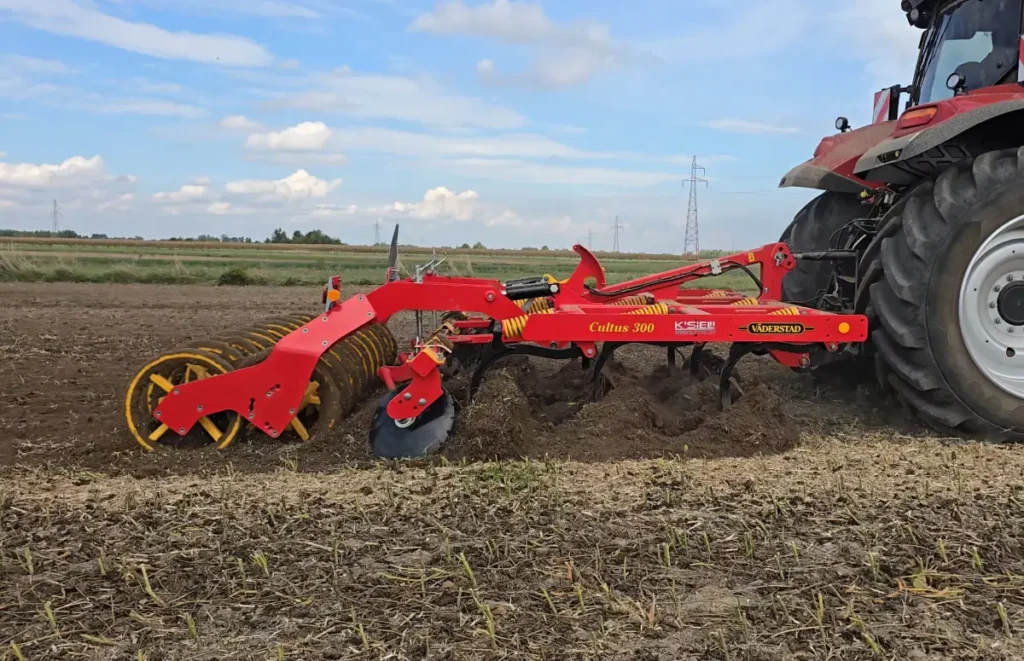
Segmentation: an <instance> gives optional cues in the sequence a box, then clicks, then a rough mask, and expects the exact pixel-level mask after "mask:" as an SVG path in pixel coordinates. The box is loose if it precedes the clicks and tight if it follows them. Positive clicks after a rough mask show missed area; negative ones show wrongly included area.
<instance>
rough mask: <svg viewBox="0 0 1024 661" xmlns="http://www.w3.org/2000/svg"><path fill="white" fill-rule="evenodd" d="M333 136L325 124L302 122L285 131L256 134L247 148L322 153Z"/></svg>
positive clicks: (248, 142)
mask: <svg viewBox="0 0 1024 661" xmlns="http://www.w3.org/2000/svg"><path fill="white" fill-rule="evenodd" d="M332 135H333V132H332V131H331V129H329V128H328V127H327V125H326V124H324V123H323V122H302V123H301V124H298V125H296V126H292V127H290V128H287V129H285V130H283V131H273V132H270V133H263V134H258V133H254V134H252V135H250V136H249V139H248V140H247V141H246V143H245V146H246V147H248V148H250V149H268V150H273V151H320V150H323V149H324V148H326V147H327V144H328V143H329V142H330V140H331V136H332Z"/></svg>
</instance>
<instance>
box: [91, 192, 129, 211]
mask: <svg viewBox="0 0 1024 661" xmlns="http://www.w3.org/2000/svg"><path fill="white" fill-rule="evenodd" d="M134 201H135V194H134V193H122V194H121V195H117V196H116V197H113V198H111V199H109V200H107V201H106V202H101V203H100V204H98V205H97V206H96V210H97V211H111V210H113V211H128V210H129V209H132V208H133V205H132V203H133V202H134Z"/></svg>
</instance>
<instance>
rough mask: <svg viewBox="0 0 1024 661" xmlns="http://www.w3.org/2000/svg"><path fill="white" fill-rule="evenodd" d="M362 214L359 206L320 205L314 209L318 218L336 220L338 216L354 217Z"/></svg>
mask: <svg viewBox="0 0 1024 661" xmlns="http://www.w3.org/2000/svg"><path fill="white" fill-rule="evenodd" d="M359 212H360V209H359V205H357V204H345V205H341V204H318V205H316V208H315V209H313V216H314V217H316V218H334V217H337V216H354V215H356V214H358V213H359Z"/></svg>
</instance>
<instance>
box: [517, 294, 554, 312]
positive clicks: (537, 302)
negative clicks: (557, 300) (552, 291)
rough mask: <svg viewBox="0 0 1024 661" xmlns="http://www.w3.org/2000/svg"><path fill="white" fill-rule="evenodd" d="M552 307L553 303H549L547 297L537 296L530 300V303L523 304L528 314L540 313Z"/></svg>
mask: <svg viewBox="0 0 1024 661" xmlns="http://www.w3.org/2000/svg"><path fill="white" fill-rule="evenodd" d="M550 309H551V303H549V302H548V299H546V298H535V299H533V300H531V301H530V304H529V305H526V306H523V310H525V311H526V314H538V313H540V312H544V311H545V310H550Z"/></svg>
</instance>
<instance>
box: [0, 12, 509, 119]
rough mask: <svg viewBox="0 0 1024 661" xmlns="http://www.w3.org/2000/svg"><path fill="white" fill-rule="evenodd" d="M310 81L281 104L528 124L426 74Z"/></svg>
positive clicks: (382, 115)
mask: <svg viewBox="0 0 1024 661" xmlns="http://www.w3.org/2000/svg"><path fill="white" fill-rule="evenodd" d="M0 2H3V0H0ZM312 83H313V87H312V88H311V89H308V90H307V91H305V92H299V93H296V94H288V95H286V96H282V97H280V98H279V100H278V103H280V104H281V105H285V106H288V107H293V108H300V109H303V110H309V111H314V112H335V113H342V114H346V115H350V116H352V117H360V118H365V119H390V120H398V121H404V122H415V123H417V124H426V125H429V126H440V127H458V126H471V127H480V128H490V129H511V128H518V127H521V126H524V125H525V124H526V118H525V117H523V116H522V115H520V114H519V113H518V112H516V111H514V110H510V109H508V108H503V107H501V106H496V105H492V104H490V103H488V102H487V101H485V100H483V99H480V98H477V97H471V96H465V95H462V94H459V93H457V92H451V91H449V90H446V89H444V88H443V87H442V86H441V85H439V84H438V83H437V82H435V81H434V80H433V79H431V78H429V77H425V76H424V77H419V78H408V77H404V76H392V75H376V74H356V73H352V72H351V71H350V70H349V69H348V68H347V67H343V68H341V69H339V70H336V71H334V72H332V73H329V74H321V75H318V76H314V77H313V80H312Z"/></svg>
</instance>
